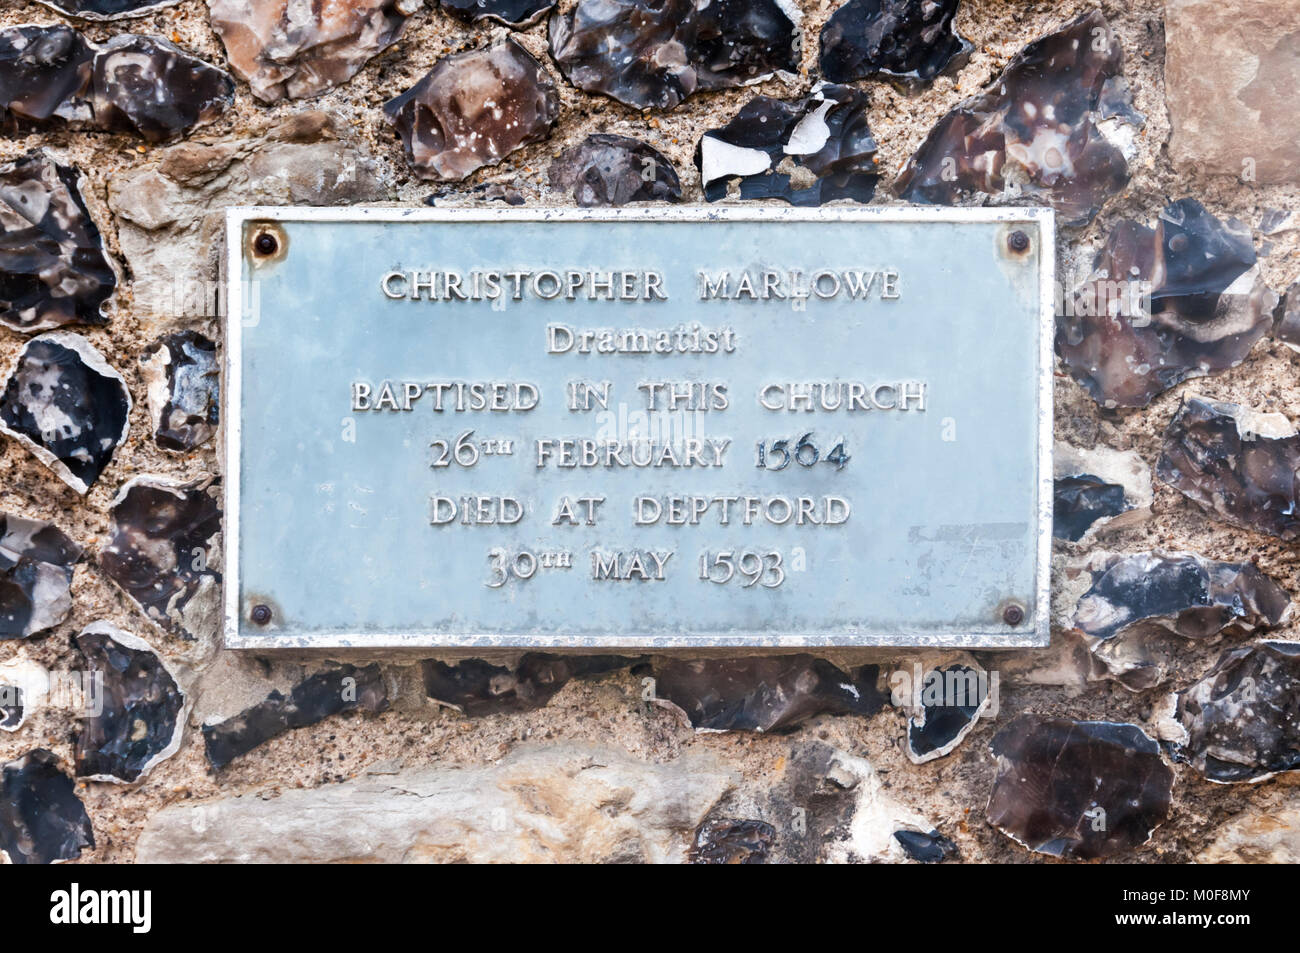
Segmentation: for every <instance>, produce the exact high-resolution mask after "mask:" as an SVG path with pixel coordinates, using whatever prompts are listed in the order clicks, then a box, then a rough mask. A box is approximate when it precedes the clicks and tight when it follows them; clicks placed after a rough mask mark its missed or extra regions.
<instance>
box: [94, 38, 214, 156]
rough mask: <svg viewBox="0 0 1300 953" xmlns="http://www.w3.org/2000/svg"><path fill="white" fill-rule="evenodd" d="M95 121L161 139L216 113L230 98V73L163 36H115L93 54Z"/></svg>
mask: <svg viewBox="0 0 1300 953" xmlns="http://www.w3.org/2000/svg"><path fill="white" fill-rule="evenodd" d="M91 89H92V95H91V102H92V104H93V107H94V110H95V125H96V126H98V127H99V128H101V129H107V130H111V131H114V132H132V133H135V134H136V135H138V136H140V137H142V138H143V139H145V140H146V141H148V142H163V141H165V140H167V139H170V138H171V137H172V136H176V135H183V134H185V133H187V132H189V131H190V130H191V129H193V128H194V127H195V126H200V125H203V124H204V123H208V122H211V121H212V120H214V119H216V118H217V117H218V116H220V115H221V114H222V113H224V112H225V111H226V110H227V109H229V108H230V107H231V106H232V105H233V104H234V102H235V81H234V80H233V79H232V78H231V77H230V74H229V73H227V72H225V71H224V70H220V69H217V67H215V66H213V65H211V64H210V63H205V62H204V61H203V60H200V59H198V58H196V57H193V56H190V55H189V54H188V53H186V52H185V51H184V50H182V49H181V48H180V47H178V46H175V45H174V44H172V43H169V42H168V41H166V40H163V39H157V38H153V37H147V36H133V35H130V34H126V35H123V36H115V37H113V39H111V40H109V41H108V43H107V44H106V45H104V46H103V47H102V48H101V49H100V50H99V52H97V53H96V54H95V61H94V72H93V76H92V81H91Z"/></svg>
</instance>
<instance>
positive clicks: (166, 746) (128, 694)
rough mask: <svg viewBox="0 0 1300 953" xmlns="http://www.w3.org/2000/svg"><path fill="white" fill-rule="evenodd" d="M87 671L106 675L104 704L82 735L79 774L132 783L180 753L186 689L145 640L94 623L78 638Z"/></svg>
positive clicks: (84, 724) (88, 719) (86, 722)
mask: <svg viewBox="0 0 1300 953" xmlns="http://www.w3.org/2000/svg"><path fill="white" fill-rule="evenodd" d="M75 641H76V643H77V648H78V649H79V650H80V651H81V654H82V655H83V656H84V657H85V659H86V666H87V669H86V670H87V672H88V673H89V674H90V675H91V676H92V677H93V678H96V679H102V690H101V692H100V694H99V698H100V699H101V702H102V709H101V710H100V711H99V712H97V713H93V714H87V715H85V716H84V717H83V718H82V720H81V732H80V734H79V735H78V736H77V753H76V762H77V776H78V777H81V778H89V779H91V780H93V781H116V782H120V783H124V784H131V783H133V782H135V781H139V780H140V779H141V778H143V777H144V776H145V775H147V774H148V773H149V772H150V771H151V770H153V768H154V767H155V766H156V765H157V764H158V763H159V762H161V761H164V760H166V759H167V758H169V757H171V756H172V755H173V754H175V753H176V752H177V751H178V750H179V749H180V746H181V735H182V734H183V733H184V730H185V714H184V713H185V705H186V699H185V693H184V692H182V691H181V689H180V686H179V685H178V684H177V683H176V678H175V676H174V675H173V674H172V672H171V671H170V670H169V669H168V667H167V665H166V663H164V662H163V660H162V659H161V658H159V657H158V653H157V652H155V651H154V649H153V647H152V646H151V645H149V643H148V642H146V641H145V640H144V639H141V638H138V637H137V636H134V635H131V634H130V633H128V632H123V631H122V630H121V629H119V628H117V627H116V626H114V625H111V624H109V623H107V622H92V623H91V624H90V625H88V626H86V628H85V629H83V630H82V631H81V634H79V635H78V636H77V637H76V639H75Z"/></svg>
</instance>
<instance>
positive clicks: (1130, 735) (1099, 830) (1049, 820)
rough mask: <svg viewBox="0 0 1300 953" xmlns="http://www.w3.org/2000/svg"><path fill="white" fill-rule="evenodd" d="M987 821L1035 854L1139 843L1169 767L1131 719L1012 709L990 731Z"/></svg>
mask: <svg viewBox="0 0 1300 953" xmlns="http://www.w3.org/2000/svg"><path fill="white" fill-rule="evenodd" d="M991 750H992V752H993V754H994V756H995V757H996V758H997V764H998V771H997V777H996V778H995V779H994V781H993V792H992V794H991V795H990V797H989V805H988V819H989V823H990V824H992V825H993V826H994V827H996V828H998V829H999V830H1000V831H1002V832H1003V833H1004V834H1006V835H1008V836H1009V837H1011V838H1012V839H1013V840H1015V841H1016V842H1017V843H1019V844H1021V845H1022V846H1024V847H1027V848H1029V849H1030V850H1032V851H1036V852H1038V853H1040V854H1050V855H1051V856H1053V857H1065V858H1069V859H1072V860H1087V859H1091V858H1094V857H1108V856H1110V855H1112V854H1117V853H1119V852H1121V851H1125V850H1129V849H1131V848H1134V847H1138V846H1140V845H1142V844H1145V843H1146V842H1147V840H1148V839H1149V838H1150V837H1151V832H1152V831H1153V830H1154V829H1155V828H1156V827H1158V826H1159V825H1160V824H1161V823H1163V822H1164V820H1165V819H1166V818H1167V817H1168V816H1169V804H1170V796H1171V793H1172V789H1173V782H1174V772H1173V769H1171V768H1170V767H1169V765H1167V764H1166V763H1165V762H1164V759H1163V758H1162V757H1161V755H1160V746H1159V745H1158V744H1156V742H1155V741H1154V740H1153V739H1152V738H1150V737H1148V736H1147V735H1146V733H1144V732H1143V731H1142V729H1141V728H1139V727H1138V726H1137V725H1128V724H1116V723H1113V722H1107V721H1072V720H1070V719H1068V718H1043V717H1040V716H1037V715H1032V714H1021V715H1017V716H1016V717H1015V718H1013V719H1012V720H1011V721H1010V722H1008V723H1007V724H1006V725H1005V726H1004V727H1003V728H1002V730H1001V731H999V732H998V733H997V735H996V736H995V737H994V738H993V742H992V745H991Z"/></svg>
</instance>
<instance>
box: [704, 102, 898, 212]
mask: <svg viewBox="0 0 1300 953" xmlns="http://www.w3.org/2000/svg"><path fill="white" fill-rule="evenodd" d="M869 104H870V100H869V99H868V97H867V95H866V94H865V93H862V92H859V91H857V90H855V89H853V88H852V87H850V86H828V85H823V86H819V87H818V88H817V89H816V90H814V91H813V93H812V95H810V96H807V97H805V98H803V99H800V100H796V101H794V102H789V103H787V102H782V101H781V100H779V99H772V98H771V97H768V96H756V97H754V98H753V99H751V100H750V101H749V102H748V103H746V104H745V105H744V106H742V107H741V109H740V112H738V113H736V115H735V116H734V117H732V119H731V121H730V122H728V123H727V124H726V125H725V126H723V127H721V128H719V129H710V130H709V131H708V132H706V133H705V134H704V135H703V136H701V137H700V141H699V143H698V145H697V146H696V147H695V165H696V168H698V169H699V170H700V183H701V185H703V187H704V197H705V198H706V199H708V200H709V201H710V202H716V201H719V200H721V199H724V198H730V197H733V195H734V196H735V197H738V198H741V199H774V198H775V199H783V200H785V201H787V202H789V203H790V204H791V205H825V204H826V203H827V202H833V201H835V200H837V199H851V200H853V201H855V202H864V203H865V202H869V201H871V196H872V195H873V194H874V193H875V190H876V181H877V180H878V179H879V178H880V176H879V175H878V174H877V170H876V140H875V138H874V137H873V136H872V135H871V127H870V125H868V123H867V108H868V106H869Z"/></svg>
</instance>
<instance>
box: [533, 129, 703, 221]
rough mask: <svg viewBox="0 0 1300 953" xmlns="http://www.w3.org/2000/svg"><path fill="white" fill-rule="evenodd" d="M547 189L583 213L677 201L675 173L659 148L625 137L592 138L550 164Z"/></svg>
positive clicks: (679, 193)
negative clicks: (564, 194) (567, 194)
mask: <svg viewBox="0 0 1300 953" xmlns="http://www.w3.org/2000/svg"><path fill="white" fill-rule="evenodd" d="M550 181H551V188H554V189H564V190H566V191H571V192H572V193H573V200H574V201H575V202H576V203H577V204H579V205H581V206H583V207H584V208H591V207H593V206H609V205H626V204H628V203H629V202H680V201H681V200H682V183H681V181H680V180H679V179H678V178H677V170H676V169H674V168H673V164H672V163H671V162H670V161H668V159H666V158H665V157H664V155H663V153H661V152H660V151H659V150H658V149H656V148H654V147H653V146H651V145H649V144H647V143H644V142H642V141H641V140H640V139H632V138H630V137H628V136H614V135H609V134H606V133H597V134H596V135H593V136H588V137H587V138H586V139H584V140H582V142H580V143H578V145H576V146H573V147H571V148H569V149H566V150H564V152H562V153H560V155H559V157H558V158H557V159H556V160H555V161H554V162H552V163H551V169H550Z"/></svg>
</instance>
